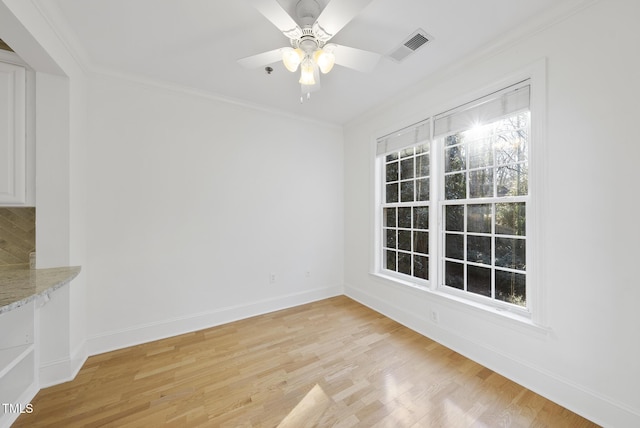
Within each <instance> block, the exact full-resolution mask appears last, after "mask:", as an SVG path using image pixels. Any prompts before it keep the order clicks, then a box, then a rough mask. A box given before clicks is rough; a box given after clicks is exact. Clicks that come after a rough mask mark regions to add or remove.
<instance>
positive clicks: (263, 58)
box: [238, 48, 282, 68]
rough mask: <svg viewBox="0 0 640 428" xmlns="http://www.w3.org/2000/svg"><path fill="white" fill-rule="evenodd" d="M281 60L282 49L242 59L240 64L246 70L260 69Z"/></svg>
mask: <svg viewBox="0 0 640 428" xmlns="http://www.w3.org/2000/svg"><path fill="white" fill-rule="evenodd" d="M281 60H282V48H280V49H274V50H272V51H268V52H262V53H259V54H257V55H251V56H248V57H246V58H241V59H239V60H238V63H239V64H240V65H241V66H243V67H245V68H258V67H262V66H265V65H269V64H273V63H274V62H278V61H281Z"/></svg>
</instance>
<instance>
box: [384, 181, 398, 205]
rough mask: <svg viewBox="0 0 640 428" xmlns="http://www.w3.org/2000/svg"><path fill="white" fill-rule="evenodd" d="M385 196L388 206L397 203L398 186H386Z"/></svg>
mask: <svg viewBox="0 0 640 428" xmlns="http://www.w3.org/2000/svg"><path fill="white" fill-rule="evenodd" d="M386 195H387V197H386V201H387V203H388V204H392V203H394V202H398V184H397V183H396V184H387V186H386Z"/></svg>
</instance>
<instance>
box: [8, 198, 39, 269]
mask: <svg viewBox="0 0 640 428" xmlns="http://www.w3.org/2000/svg"><path fill="white" fill-rule="evenodd" d="M35 248H36V209H35V208H32V207H30V208H13V207H11V208H3V207H0V266H7V265H16V264H25V263H27V264H28V263H29V253H31V252H33V251H35Z"/></svg>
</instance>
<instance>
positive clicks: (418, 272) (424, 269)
mask: <svg viewBox="0 0 640 428" xmlns="http://www.w3.org/2000/svg"><path fill="white" fill-rule="evenodd" d="M413 276H415V277H416V278H422V279H429V258H428V257H424V256H413Z"/></svg>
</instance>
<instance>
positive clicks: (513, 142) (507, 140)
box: [495, 129, 529, 165]
mask: <svg viewBox="0 0 640 428" xmlns="http://www.w3.org/2000/svg"><path fill="white" fill-rule="evenodd" d="M528 138H529V136H528V131H527V129H520V130H517V131H513V132H505V133H503V134H501V135H498V136H497V137H496V142H495V148H496V162H497V163H498V165H504V164H509V163H516V162H523V161H526V160H527V151H528V150H527V141H528Z"/></svg>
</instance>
